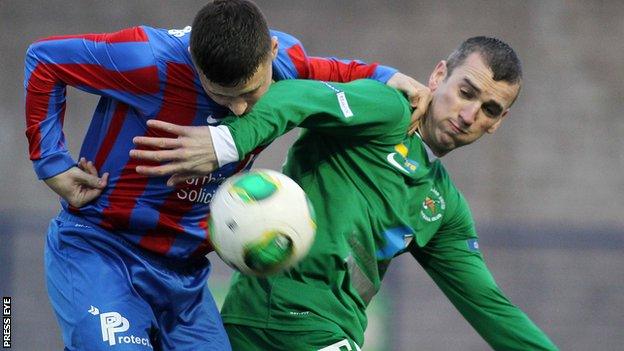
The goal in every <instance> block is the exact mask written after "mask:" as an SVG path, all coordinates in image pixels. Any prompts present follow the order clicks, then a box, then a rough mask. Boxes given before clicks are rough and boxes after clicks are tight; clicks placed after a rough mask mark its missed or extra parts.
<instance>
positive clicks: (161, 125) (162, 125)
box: [147, 119, 189, 136]
mask: <svg viewBox="0 0 624 351" xmlns="http://www.w3.org/2000/svg"><path fill="white" fill-rule="evenodd" d="M147 126H148V127H150V128H154V129H158V130H161V131H164V132H167V133H171V134H175V135H178V136H183V135H187V132H188V130H189V129H188V127H186V126H180V125H177V124H173V123H169V122H164V121H160V120H157V119H150V120H148V121H147Z"/></svg>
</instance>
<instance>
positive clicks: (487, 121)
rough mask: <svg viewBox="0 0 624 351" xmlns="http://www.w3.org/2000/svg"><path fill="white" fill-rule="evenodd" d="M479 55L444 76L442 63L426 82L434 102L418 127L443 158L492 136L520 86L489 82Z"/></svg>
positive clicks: (491, 75) (432, 147) (444, 67)
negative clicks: (454, 150) (485, 134)
mask: <svg viewBox="0 0 624 351" xmlns="http://www.w3.org/2000/svg"><path fill="white" fill-rule="evenodd" d="M492 77H493V73H492V70H491V69H490V68H489V67H488V66H487V65H486V64H485V62H484V61H483V59H482V58H481V55H480V54H479V53H472V54H470V55H469V56H468V57H466V60H465V61H464V63H463V64H462V65H461V66H458V67H455V69H453V72H452V74H451V75H450V76H447V68H446V62H445V61H441V62H440V63H438V65H437V66H436V68H435V69H434V71H433V73H432V74H431V77H430V78H429V88H430V89H431V91H432V92H433V99H432V101H431V106H430V109H429V113H428V115H427V118H426V119H425V120H424V122H423V125H422V126H421V131H422V133H423V137H425V136H426V141H427V142H428V144H429V147H430V148H431V149H432V150H433V152H434V153H435V154H436V155H438V156H443V155H445V154H446V153H448V152H449V151H451V150H453V149H455V148H458V147H460V146H464V145H468V144H470V143H472V142H474V141H475V140H477V139H479V138H480V137H481V136H482V135H483V134H484V133H494V131H496V129H497V128H498V127H499V126H500V123H501V122H502V120H503V118H504V117H505V116H506V115H507V113H508V112H509V107H510V106H511V104H512V103H513V101H514V99H515V97H516V95H517V94H518V91H519V89H520V84H510V83H508V82H504V81H495V80H494V79H492Z"/></svg>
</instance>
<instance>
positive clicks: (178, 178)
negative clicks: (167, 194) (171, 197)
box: [167, 173, 197, 186]
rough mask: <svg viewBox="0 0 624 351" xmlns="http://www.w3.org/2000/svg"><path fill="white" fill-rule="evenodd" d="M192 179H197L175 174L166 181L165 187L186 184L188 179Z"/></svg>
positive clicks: (192, 176)
mask: <svg viewBox="0 0 624 351" xmlns="http://www.w3.org/2000/svg"><path fill="white" fill-rule="evenodd" d="M193 178H197V176H194V175H184V174H179V173H176V174H174V175H172V176H171V177H170V178H169V180H167V185H168V186H176V185H178V184H182V183H184V182H186V181H187V180H189V179H193Z"/></svg>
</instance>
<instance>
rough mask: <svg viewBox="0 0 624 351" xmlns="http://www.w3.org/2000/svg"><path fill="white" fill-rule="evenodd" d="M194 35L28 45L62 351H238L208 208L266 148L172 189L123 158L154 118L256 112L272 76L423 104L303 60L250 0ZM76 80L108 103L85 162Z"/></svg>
mask: <svg viewBox="0 0 624 351" xmlns="http://www.w3.org/2000/svg"><path fill="white" fill-rule="evenodd" d="M192 28H193V30H192V31H191V27H186V28H184V29H180V30H164V29H156V28H151V27H147V26H139V27H133V28H128V29H125V30H121V31H118V32H115V33H106V34H86V35H70V36H57V37H50V38H46V39H42V40H39V41H37V42H35V43H33V44H32V45H31V46H30V48H29V49H28V52H27V55H26V63H25V65H26V68H25V81H24V85H25V91H26V122H27V129H26V135H27V137H28V141H29V151H30V159H31V160H32V161H33V164H34V169H35V172H36V173H37V176H38V177H39V178H40V179H42V180H44V181H45V183H46V184H47V185H48V186H49V187H50V188H51V189H52V190H53V191H54V192H56V193H57V194H58V195H59V196H60V197H61V205H62V211H61V213H60V214H59V216H58V217H57V218H55V219H54V220H52V222H51V224H50V227H49V230H48V236H47V243H46V249H45V268H46V278H47V286H48V293H49V296H50V300H51V303H52V306H53V309H54V311H55V313H56V315H57V318H58V321H59V323H60V325H61V329H62V333H63V341H64V343H65V347H66V350H108V349H109V348H111V347H114V348H115V349H116V350H144V349H145V350H148V349H157V350H171V349H175V350H191V349H192V350H229V349H230V345H229V342H228V340H227V336H226V334H225V332H224V329H223V326H222V322H221V319H220V317H219V314H218V311H217V308H216V306H215V303H214V300H213V298H212V296H211V294H210V292H209V291H208V290H207V285H206V280H207V277H208V273H209V271H210V264H209V262H208V261H207V259H206V258H205V254H206V253H208V252H210V251H211V246H210V243H209V241H208V235H207V224H206V223H207V215H208V205H209V203H210V199H211V197H212V194H213V193H214V191H215V190H216V188H217V186H218V185H219V184H220V183H221V182H222V181H223V180H224V179H225V178H226V177H229V176H230V175H232V174H234V173H236V172H239V171H241V170H243V169H247V168H249V167H250V166H251V163H252V162H253V159H254V158H255V157H256V155H257V154H258V152H260V150H259V149H257V150H254V151H253V152H252V153H250V154H249V155H248V156H247V157H246V158H245V159H244V160H242V161H240V162H237V163H232V164H229V165H226V166H224V167H222V168H221V169H219V170H217V171H216V172H213V173H211V174H207V175H206V176H204V177H202V178H196V179H189V180H187V181H186V182H183V184H182V185H178V186H175V187H170V186H168V185H167V178H166V177H156V178H148V177H146V176H144V175H141V174H139V173H137V172H136V168H137V167H140V166H141V165H142V164H141V163H139V161H136V160H134V159H131V158H130V157H129V150H131V149H132V148H133V143H132V140H133V138H134V137H136V136H167V134H166V133H162V132H157V131H153V130H150V129H148V127H147V121H149V120H160V121H166V122H171V123H175V124H180V125H186V126H206V125H217V124H219V121H220V119H221V118H222V117H224V116H225V115H227V114H228V110H231V111H232V112H233V113H235V114H243V113H245V112H246V111H249V110H250V109H251V108H252V107H253V105H254V103H255V102H256V101H257V100H258V99H259V97H260V96H261V95H262V94H264V93H265V92H266V90H267V88H268V86H269V84H270V83H271V81H272V80H282V79H293V78H303V79H321V80H332V81H350V80H354V79H358V78H372V79H376V80H378V81H381V82H387V83H391V84H393V85H394V86H395V87H398V88H403V89H404V90H405V92H406V93H407V94H408V95H411V96H413V97H414V96H415V97H416V100H418V96H419V94H421V93H422V91H418V87H419V83H417V82H416V81H414V80H412V79H411V78H409V77H407V76H405V75H402V74H401V73H398V72H397V71H396V70H394V69H392V68H389V67H385V66H381V65H377V64H364V63H361V62H359V61H341V60H337V59H322V58H313V57H308V56H307V55H306V53H305V51H304V49H303V48H302V46H301V44H300V43H299V42H298V41H297V40H296V39H295V38H293V37H292V36H290V35H287V34H285V33H281V32H277V31H271V32H270V31H269V30H268V27H267V25H266V21H265V19H264V17H263V15H262V14H261V12H260V10H259V9H258V8H257V7H256V6H255V5H253V4H252V3H249V2H247V1H244V0H230V1H222V0H217V1H215V2H213V3H210V4H208V5H206V6H205V7H204V8H203V9H202V10H200V11H199V12H198V14H197V16H196V17H195V19H194V21H193V27H192ZM68 85H69V86H73V87H76V88H78V89H80V90H83V91H86V92H88V93H92V94H97V95H99V96H100V100H99V103H98V105H97V107H96V109H95V112H94V114H93V117H92V120H91V124H90V126H89V128H88V131H87V134H86V136H85V138H84V141H83V144H82V148H81V151H80V157H79V161H78V163H76V162H75V161H74V158H72V156H71V155H70V154H69V152H68V150H67V149H66V147H65V137H64V134H63V131H62V126H63V119H64V112H65V96H66V87H67V86H68ZM425 95H426V94H425ZM427 99H428V96H425V97H423V98H422V103H423V104H424V105H426V104H427V103H428V100H427ZM423 110H424V109H421V111H423ZM86 160H91V161H89V162H87V161H86ZM155 164H157V163H154V164H152V165H155ZM149 165H150V164H149V163H148V164H147V166H149ZM143 166H145V164H143ZM99 173H101V175H100V174H99ZM180 176H182V177H184V174H182V175H180ZM178 180H179V179H178Z"/></svg>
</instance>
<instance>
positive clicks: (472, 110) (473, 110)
mask: <svg viewBox="0 0 624 351" xmlns="http://www.w3.org/2000/svg"><path fill="white" fill-rule="evenodd" d="M477 112H479V104H477V103H471V104H468V105H466V106H464V107H463V108H462V109H461V111H460V114H459V117H460V118H461V120H462V122H464V123H465V124H466V125H471V124H473V123H474V121H475V119H476V118H477Z"/></svg>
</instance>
